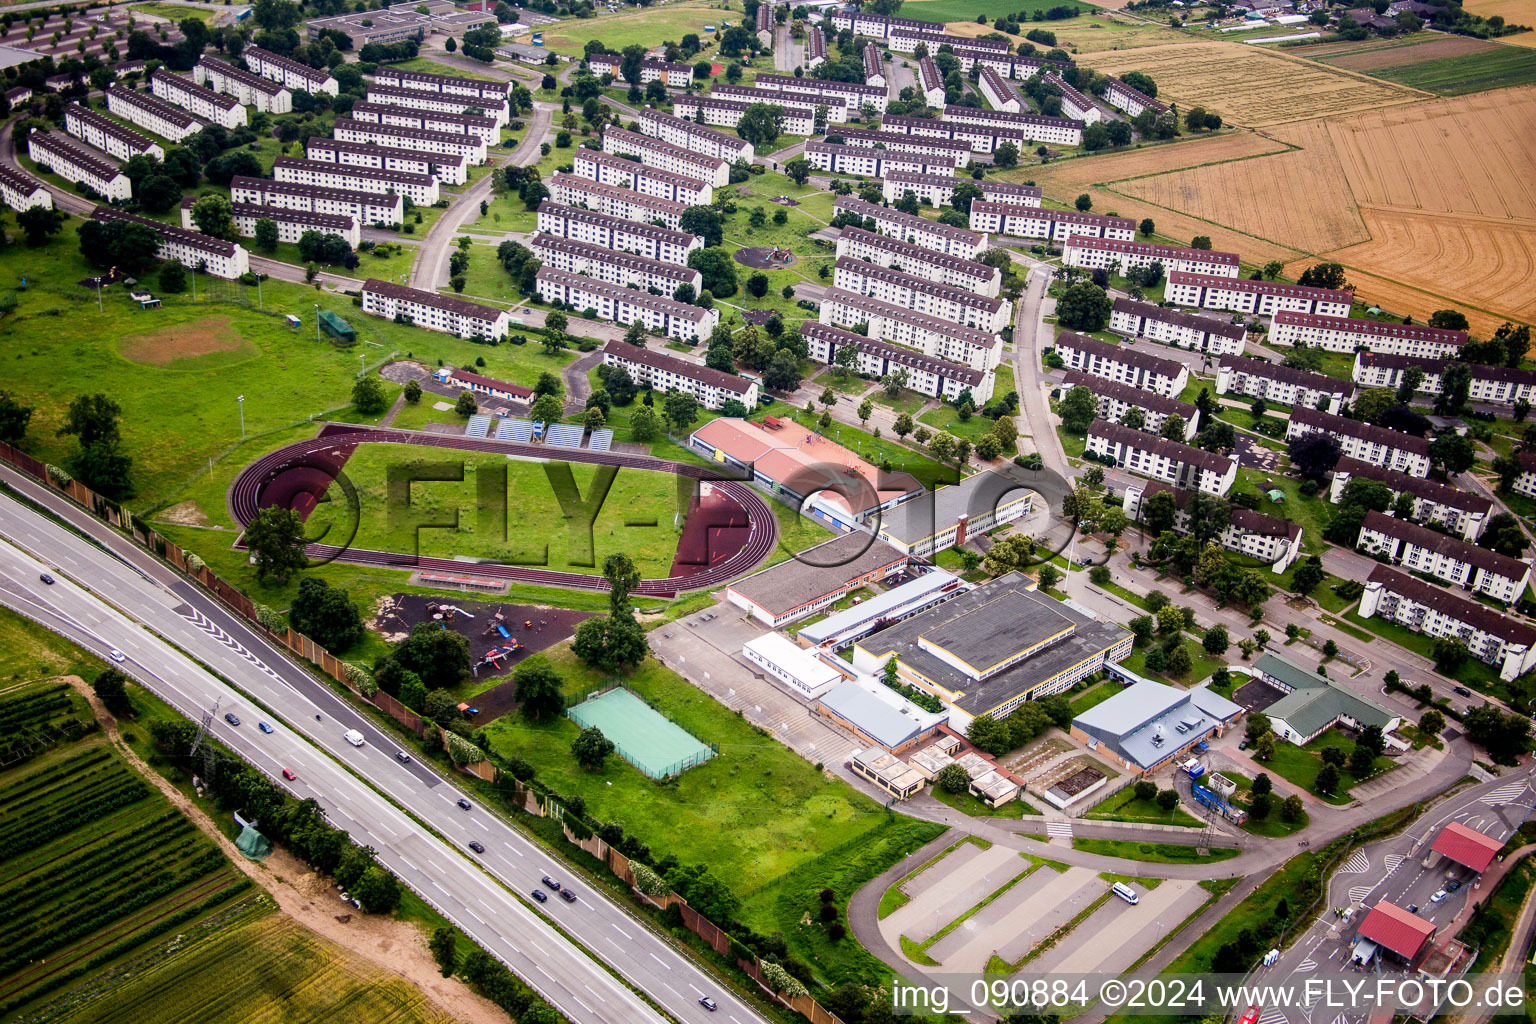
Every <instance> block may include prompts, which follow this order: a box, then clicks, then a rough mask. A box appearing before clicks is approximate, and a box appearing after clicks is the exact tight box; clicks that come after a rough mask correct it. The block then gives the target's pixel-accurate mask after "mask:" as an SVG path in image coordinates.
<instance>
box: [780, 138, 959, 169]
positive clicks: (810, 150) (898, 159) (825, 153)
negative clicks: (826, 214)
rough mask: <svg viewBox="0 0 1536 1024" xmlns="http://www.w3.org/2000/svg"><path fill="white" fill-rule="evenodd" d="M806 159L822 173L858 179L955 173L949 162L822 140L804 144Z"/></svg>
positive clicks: (944, 159) (918, 154)
mask: <svg viewBox="0 0 1536 1024" xmlns="http://www.w3.org/2000/svg"><path fill="white" fill-rule="evenodd" d="M805 158H806V159H807V160H808V161H810V164H811V166H812V167H814V168H816V169H817V170H819V171H826V172H827V173H828V174H848V175H852V176H854V177H857V178H885V177H888V176H890V175H891V174H896V173H906V174H942V173H944V172H946V171H950V172H953V170H954V164H953V162H951V161H950V160H949V159H947V158H936V157H931V156H925V155H923V154H921V153H893V152H890V151H889V150H884V149H863V148H861V147H858V146H842V145H838V144H837V143H835V142H822V141H821V140H819V139H810V140H808V141H807V142H806V143H805Z"/></svg>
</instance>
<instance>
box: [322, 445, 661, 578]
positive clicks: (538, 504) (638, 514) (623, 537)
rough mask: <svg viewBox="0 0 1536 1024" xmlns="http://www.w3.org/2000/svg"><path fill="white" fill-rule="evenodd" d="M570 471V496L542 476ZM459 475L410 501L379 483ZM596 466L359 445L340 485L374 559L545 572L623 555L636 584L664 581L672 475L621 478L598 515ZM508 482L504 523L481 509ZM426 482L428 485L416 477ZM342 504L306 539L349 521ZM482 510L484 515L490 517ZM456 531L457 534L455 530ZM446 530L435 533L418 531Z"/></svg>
mask: <svg viewBox="0 0 1536 1024" xmlns="http://www.w3.org/2000/svg"><path fill="white" fill-rule="evenodd" d="M562 465H564V466H569V467H570V471H571V479H572V480H573V481H574V483H575V486H576V492H575V493H570V494H565V493H562V491H563V486H562V482H561V481H560V480H559V478H558V477H553V476H550V475H549V472H550V471H551V470H553V469H555V468H558V467H560V466H562ZM412 466H415V467H420V469H421V471H422V472H423V473H426V472H431V471H433V470H434V469H450V471H452V470H455V469H456V470H457V472H458V474H459V479H458V480H457V481H442V480H439V481H435V482H419V483H416V484H415V485H414V486H411V487H410V490H409V495H408V496H402V498H403V500H402V498H395V497H394V496H393V495H392V494H390V493H389V492H388V491H387V489H386V475H387V474H389V473H394V472H397V471H398V469H399V468H400V467H412ZM598 468H599V467H596V466H592V465H588V464H584V463H560V462H558V461H551V462H548V463H542V464H541V463H538V462H534V461H531V460H524V459H516V460H514V459H508V458H506V457H504V456H499V455H494V454H485V453H475V454H472V455H468V456H467V457H465V458H464V459H462V461H461V460H460V459H458V458H455V457H452V456H446V457H445V456H444V455H443V453H442V452H441V451H439V450H437V449H426V448H414V447H413V446H410V445H374V444H370V445H364V446H362V447H360V448H359V449H358V451H357V452H356V453H355V454H354V455H353V456H352V458H351V459H349V460H348V462H347V466H346V473H347V476H348V477H350V478H351V480H352V482H353V484H354V485H355V486H356V488H357V496H358V500H359V502H360V504H361V508H362V515H361V521H360V522H359V523H358V527H357V535H356V537H355V538H354V540H353V544H354V545H355V546H357V547H361V548H368V549H372V550H377V551H392V552H403V553H407V554H420V555H435V556H438V557H444V558H451V557H454V556H468V557H479V558H494V559H499V560H505V561H510V562H512V563H514V564H523V565H542V566H548V567H549V568H551V569H555V570H558V571H570V572H593V571H595V567H596V566H600V565H602V562H603V559H604V558H605V557H606V556H607V555H610V554H613V553H616V552H619V551H622V552H624V553H626V554H628V555H629V556H630V557H631V558H633V559H634V561H635V566H636V568H638V569H639V570H640V573H641V575H642V576H645V577H647V578H653V577H662V576H665V575H667V572H668V570H669V568H670V567H671V564H672V558H673V556H674V555H675V554H676V551H677V532H676V530H675V529H674V527H673V514H674V513H675V512H676V511H677V500H678V499H677V495H678V489H677V478H675V477H673V476H672V475H671V474H669V473H660V472H653V471H648V470H632V469H620V470H619V472H618V474H617V475H616V476H613V477H612V478H611V480H612V483H611V487H610V488H609V489H608V491H607V494H606V497H603V498H602V499H601V500H602V505H601V506H600V508H599V509H598V510H597V511H596V514H595V516H594V515H593V512H592V511H591V506H590V503H591V502H594V501H597V500H599V498H600V496H601V495H602V490H601V487H602V483H601V481H600V478H599V477H598V475H597V473H598ZM499 471H505V473H506V478H505V479H506V485H505V486H506V491H505V493H506V495H507V498H506V504H505V519H504V520H500V519H498V518H497V517H496V514H495V510H494V504H495V502H496V501H497V498H496V497H492V499H491V503H490V506H489V507H488V506H487V504H486V503H485V502H483V501H482V500H481V497H480V496H481V492H482V490H483V489H484V488H485V487H490V488H491V489H492V491H490V492H485V493H487V494H489V493H492V492H495V493H496V494H498V495H499V494H500V493H501V492H500V487H501V485H500V484H499V482H497V481H496V479H495V477H494V476H490V477H487V476H486V474H488V473H494V472H499ZM420 479H422V480H424V481H425V480H428V479H430V478H429V477H422V478H420ZM346 507H347V506H346V501H345V500H341V499H339V500H336V501H333V502H327V503H322V504H321V506H320V507H319V508H318V509H317V510H316V511H315V513H314V514H312V515H311V517H310V522H311V524H312V527H311V529H312V531H313V534H312V535H318V534H319V531H321V530H323V529H324V528H325V527H326V526H327V525H330V524H332V523H333V522H335V523H337V525H338V529H339V528H340V524H339V522H340V521H339V520H338V518H337V517H340V519H341V520H344V519H345V518H346V515H347V513H346ZM488 510H489V512H490V514H489V515H488ZM455 522H457V524H458V527H457V529H454V528H453V524H454V523H455ZM419 524H420V525H423V526H426V524H443V527H444V528H442V529H438V528H435V527H427V528H424V529H421V530H420V532H418V529H417V528H418V525H419Z"/></svg>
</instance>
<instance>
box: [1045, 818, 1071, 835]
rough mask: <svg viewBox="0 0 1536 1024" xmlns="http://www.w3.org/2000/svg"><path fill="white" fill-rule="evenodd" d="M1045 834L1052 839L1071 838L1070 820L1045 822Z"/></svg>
mask: <svg viewBox="0 0 1536 1024" xmlns="http://www.w3.org/2000/svg"><path fill="white" fill-rule="evenodd" d="M1045 834H1046V835H1048V836H1050V837H1052V838H1054V839H1071V838H1072V823H1071V822H1070V821H1048V822H1046V823H1045Z"/></svg>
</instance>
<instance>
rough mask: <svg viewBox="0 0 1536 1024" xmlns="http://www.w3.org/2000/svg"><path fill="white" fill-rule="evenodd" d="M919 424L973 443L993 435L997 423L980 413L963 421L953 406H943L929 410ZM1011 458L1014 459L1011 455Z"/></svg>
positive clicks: (921, 417) (922, 416) (920, 418)
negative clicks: (967, 439) (944, 431)
mask: <svg viewBox="0 0 1536 1024" xmlns="http://www.w3.org/2000/svg"><path fill="white" fill-rule="evenodd" d="M917 420H918V422H919V423H921V424H923V425H924V426H927V427H930V428H932V429H933V430H935V431H938V430H946V431H948V432H949V433H951V434H953V435H955V436H956V437H964V438H969V439H970V441H971V442H972V443H975V442H976V441H979V440H980V439H981V438H982V437H984V436H986V435H987V434H990V433H992V428H993V426H995V425H996V423H997V421H996V420H992V419H988V418H987V417H985V416H982V415H981V414H980V413H972V414H971V418H970V419H968V420H964V421H962V420H961V419H960V413H959V411H958V410H956V409H955V407H954V406H952V405H941V406H939V407H938V408H937V409H929V410H928V411H927V412H925V413H923V414H922V415H921V416H919V417H918V418H917ZM1009 458H1012V456H1011V455H1010V456H1009Z"/></svg>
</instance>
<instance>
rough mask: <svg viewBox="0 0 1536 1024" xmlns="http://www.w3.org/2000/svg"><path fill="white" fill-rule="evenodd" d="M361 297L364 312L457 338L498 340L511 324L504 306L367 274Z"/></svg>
mask: <svg viewBox="0 0 1536 1024" xmlns="http://www.w3.org/2000/svg"><path fill="white" fill-rule="evenodd" d="M362 298H363V312H364V313H368V314H370V315H372V316H381V317H384V318H385V319H386V320H394V321H396V322H405V323H410V324H413V325H415V326H417V327H422V328H425V329H426V330H429V331H441V332H443V333H444V334H453V335H457V336H458V337H460V338H486V339H491V340H500V339H502V338H505V337H506V336H507V333H508V332H509V331H510V330H511V328H512V315H511V314H510V313H508V312H507V311H506V310H504V309H497V308H495V307H494V306H482V305H480V304H479V303H475V302H470V301H468V300H466V299H461V298H458V297H457V296H452V295H439V294H438V293H437V292H429V291H423V290H422V289H420V288H407V287H406V286H405V285H401V284H395V283H394V282H393V281H380V280H378V279H377V278H371V277H370V278H369V279H368V280H367V281H364V282H363V293H362Z"/></svg>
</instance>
